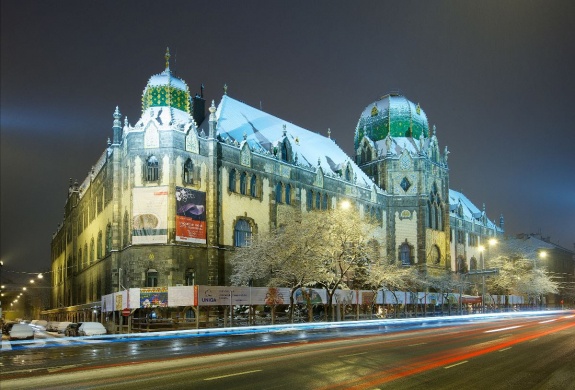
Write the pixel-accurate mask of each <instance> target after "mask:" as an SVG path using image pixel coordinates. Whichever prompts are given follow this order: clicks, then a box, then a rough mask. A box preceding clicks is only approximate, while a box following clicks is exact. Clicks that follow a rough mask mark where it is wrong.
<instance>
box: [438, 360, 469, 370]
mask: <svg viewBox="0 0 575 390" xmlns="http://www.w3.org/2000/svg"><path fill="white" fill-rule="evenodd" d="M467 362H468V360H464V361H462V362H459V363H455V364H452V365H451V366H445V367H443V368H446V369H447V368H451V367H455V366H459V365H460V364H465V363H467Z"/></svg>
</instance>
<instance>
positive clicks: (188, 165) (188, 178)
mask: <svg viewBox="0 0 575 390" xmlns="http://www.w3.org/2000/svg"><path fill="white" fill-rule="evenodd" d="M184 184H194V163H193V161H192V159H190V158H188V159H187V160H186V162H185V163H184Z"/></svg>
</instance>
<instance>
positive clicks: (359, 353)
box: [338, 352, 367, 358]
mask: <svg viewBox="0 0 575 390" xmlns="http://www.w3.org/2000/svg"><path fill="white" fill-rule="evenodd" d="M366 353H367V352H358V353H351V354H349V355H339V356H338V357H340V358H342V357H348V356H358V355H365V354H366Z"/></svg>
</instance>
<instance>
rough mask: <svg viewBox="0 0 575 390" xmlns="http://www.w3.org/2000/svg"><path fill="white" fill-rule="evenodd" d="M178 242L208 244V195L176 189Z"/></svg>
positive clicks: (180, 188) (186, 189)
mask: <svg viewBox="0 0 575 390" xmlns="http://www.w3.org/2000/svg"><path fill="white" fill-rule="evenodd" d="M176 241H183V242H195V243H199V244H205V243H206V193H205V192H201V191H195V190H191V189H189V188H183V187H176Z"/></svg>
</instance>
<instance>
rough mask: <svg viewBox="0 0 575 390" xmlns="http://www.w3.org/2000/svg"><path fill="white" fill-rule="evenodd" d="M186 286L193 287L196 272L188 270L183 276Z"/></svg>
mask: <svg viewBox="0 0 575 390" xmlns="http://www.w3.org/2000/svg"><path fill="white" fill-rule="evenodd" d="M185 283H186V286H193V285H195V284H196V272H195V271H194V269H193V268H188V269H187V270H186V275H185Z"/></svg>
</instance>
